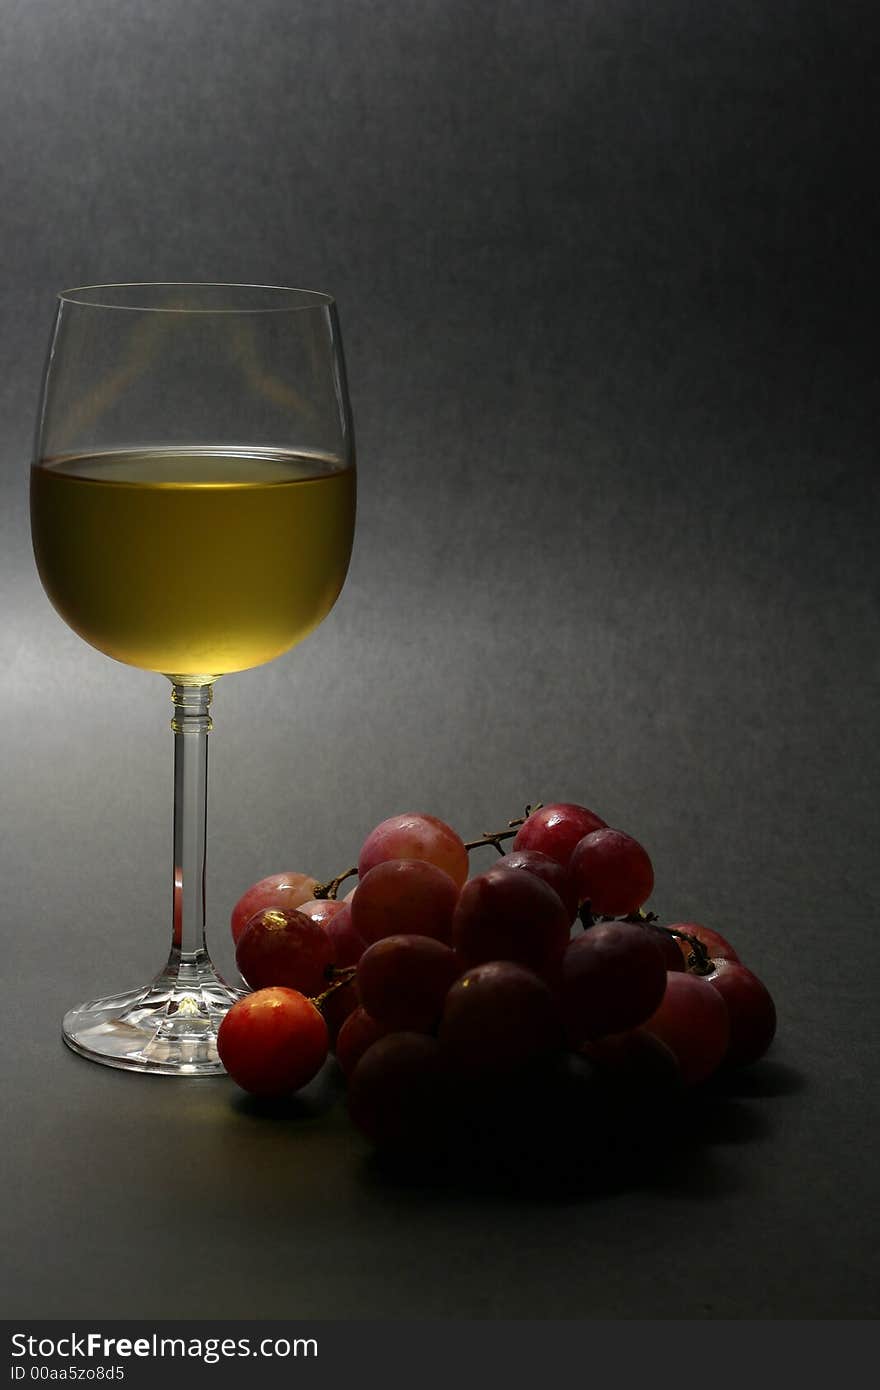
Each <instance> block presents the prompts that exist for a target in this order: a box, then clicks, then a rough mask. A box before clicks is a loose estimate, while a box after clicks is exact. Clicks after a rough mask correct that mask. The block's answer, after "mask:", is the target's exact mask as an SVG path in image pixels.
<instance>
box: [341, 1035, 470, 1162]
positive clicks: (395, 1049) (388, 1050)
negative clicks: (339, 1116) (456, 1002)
mask: <svg viewBox="0 0 880 1390" xmlns="http://www.w3.org/2000/svg"><path fill="white" fill-rule="evenodd" d="M451 1098H452V1091H451V1088H450V1085H449V1079H448V1075H447V1071H446V1067H445V1064H444V1062H443V1059H442V1057H441V1053H440V1044H439V1043H438V1041H437V1039H436V1038H429V1037H427V1036H426V1035H425V1034H424V1033H389V1034H387V1036H386V1037H384V1038H379V1040H378V1042H374V1043H373V1045H372V1046H371V1047H368V1048H367V1050H366V1052H365V1053H364V1054H363V1056H362V1057H361V1059H360V1061H359V1062H358V1063H357V1065H356V1066H355V1068H354V1071H353V1072H352V1074H351V1077H350V1079H349V1083H348V1110H349V1114H350V1115H351V1118H352V1120H353V1121H354V1123H355V1124H356V1125H357V1127H358V1129H360V1130H361V1131H362V1132H363V1133H364V1134H366V1135H367V1136H368V1137H369V1138H370V1139H372V1140H373V1142H374V1143H376V1144H379V1145H382V1146H386V1147H390V1148H421V1147H424V1146H428V1147H433V1146H434V1145H435V1144H437V1143H439V1142H441V1141H442V1139H443V1135H444V1131H446V1132H448V1129H449V1124H448V1115H449V1109H450V1101H451Z"/></svg>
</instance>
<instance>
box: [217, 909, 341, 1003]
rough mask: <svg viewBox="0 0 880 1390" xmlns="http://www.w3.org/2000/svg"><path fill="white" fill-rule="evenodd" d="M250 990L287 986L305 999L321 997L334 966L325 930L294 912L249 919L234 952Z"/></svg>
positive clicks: (279, 911)
mask: <svg viewBox="0 0 880 1390" xmlns="http://www.w3.org/2000/svg"><path fill="white" fill-rule="evenodd" d="M235 959H236V962H237V964H238V968H239V970H240V971H241V973H242V975H243V976H244V978H245V980H246V981H247V983H248V984H249V985H250V987H251V989H263V988H264V987H265V986H267V985H286V986H287V987H288V988H289V989H298V990H300V991H301V992H302V993H303V994H305V995H311V994H320V993H321V991H322V990H323V989H324V988H325V987H326V984H327V967H328V966H330V965H333V964H335V959H336V958H335V953H334V949H333V943H332V941H331V940H330V937H329V936H328V935H327V932H326V930H325V929H324V928H323V927H321V926H319V925H318V923H317V922H313V921H312V919H311V918H310V917H305V916H303V914H302V913H301V912H297V910H296V908H272V907H266V908H263V910H262V911H261V912H258V913H257V914H256V916H255V917H252V918H251V919H250V921H249V922H248V924H247V927H246V928H245V931H244V933H243V935H242V936H241V938H240V940H239V943H238V948H237V950H236V952H235Z"/></svg>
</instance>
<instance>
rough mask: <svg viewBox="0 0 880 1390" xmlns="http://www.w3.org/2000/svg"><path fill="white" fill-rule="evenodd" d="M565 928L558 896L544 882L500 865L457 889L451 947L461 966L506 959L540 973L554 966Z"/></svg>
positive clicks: (566, 922) (566, 923)
mask: <svg viewBox="0 0 880 1390" xmlns="http://www.w3.org/2000/svg"><path fill="white" fill-rule="evenodd" d="M569 926H570V922H569V917H568V913H567V912H566V910H565V908H564V907H563V906H562V901H561V899H560V897H559V894H558V893H557V892H556V891H555V890H554V889H553V888H551V887H550V885H549V884H548V883H544V882H543V880H542V879H540V878H537V877H536V876H535V874H530V873H523V872H521V871H520V870H517V869H508V868H505V866H504V863H503V862H502V863H500V864H495V865H493V867H492V868H491V869H487V870H486V872H485V873H482V874H480V875H479V876H478V877H477V878H472V879H471V880H470V882H469V883H466V884H465V886H464V888H462V890H461V894H460V896H459V899H458V904H457V906H456V909H455V915H454V917H453V919H452V942H453V945H454V946H455V949H456V950H457V951H458V953H459V955H460V956H461V957H462V959H463V960H464V961H465V963H466V964H467V965H480V964H482V963H483V962H484V961H496V960H509V961H515V962H517V963H518V964H519V965H525V966H527V967H528V968H529V969H531V970H536V971H537V972H538V973H539V974H543V973H545V972H547V971H552V970H553V968H554V966H555V965H556V964H557V963H558V961H559V958H560V956H561V955H562V952H563V951H564V950H565V946H566V943H567V941H568V935H569Z"/></svg>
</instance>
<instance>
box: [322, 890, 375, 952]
mask: <svg viewBox="0 0 880 1390" xmlns="http://www.w3.org/2000/svg"><path fill="white" fill-rule="evenodd" d="M324 931H325V932H326V933H327V936H328V937H329V939H330V941H331V942H332V944H333V950H334V953H335V955H334V959H335V962H336V964H337V965H340V966H344V965H357V963H358V961H359V960H360V958H361V956H362V955H363V954H364V951H365V950H366V949H367V943H366V941H364V938H363V937H362V936H361V935H360V934H359V933H358V932H356V931H355V929H354V924H353V923H352V920H351V904H350V903H339V911H338V912H335V913H334V914H333V916H332V917H329V918H328V919H327V920H326V921H325V923H324Z"/></svg>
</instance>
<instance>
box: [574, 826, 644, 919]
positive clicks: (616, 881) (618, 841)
mask: <svg viewBox="0 0 880 1390" xmlns="http://www.w3.org/2000/svg"><path fill="white" fill-rule="evenodd" d="M568 868H569V873H570V874H571V876H572V878H573V879H574V883H575V887H576V889H577V893H578V898H579V900H580V901H581V902H582V903H583V902H588V903H589V904H590V911H591V912H592V913H593V914H594V915H595V916H601V917H605V916H608V917H624V916H626V914H627V913H629V912H635V911H637V909H638V908H640V907H641V905H642V903H643V902H645V901H646V900H647V899H648V898H649V897H650V896H651V889H652V888H653V887H654V870H653V868H652V867H651V861H650V859H649V858H648V855H647V852H646V851H645V850H644V849H643V848H642V846H641V845H640V844H639V842H638V840H634V839H633V838H632V836H631V835H627V834H625V833H624V831H622V830H611V829H610V828H609V827H608V826H606V827H605V828H604V829H603V830H594V831H592V833H591V834H589V835H585V836H584V838H583V839H582V840H579V841H578V843H577V844H576V845H575V847H574V850H573V851H572V856H571V860H570V861H569V866H568Z"/></svg>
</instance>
